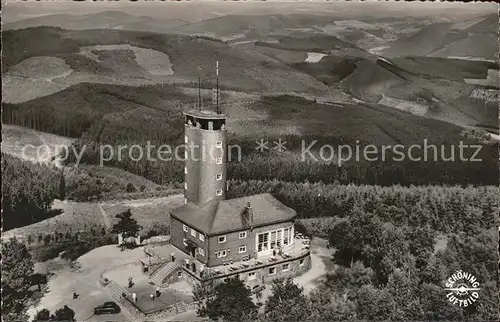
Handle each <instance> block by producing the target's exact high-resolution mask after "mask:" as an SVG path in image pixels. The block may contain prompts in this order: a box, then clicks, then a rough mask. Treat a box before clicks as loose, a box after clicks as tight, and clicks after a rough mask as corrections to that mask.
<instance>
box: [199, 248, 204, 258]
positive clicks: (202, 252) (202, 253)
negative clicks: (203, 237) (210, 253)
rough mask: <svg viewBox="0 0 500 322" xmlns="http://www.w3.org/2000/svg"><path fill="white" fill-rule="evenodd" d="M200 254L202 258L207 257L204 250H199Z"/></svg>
mask: <svg viewBox="0 0 500 322" xmlns="http://www.w3.org/2000/svg"><path fill="white" fill-rule="evenodd" d="M198 254H200V255H201V256H205V251H204V250H203V248H198Z"/></svg>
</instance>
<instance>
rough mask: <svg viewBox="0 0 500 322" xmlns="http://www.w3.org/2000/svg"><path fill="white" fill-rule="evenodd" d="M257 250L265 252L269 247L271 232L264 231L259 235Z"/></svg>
mask: <svg viewBox="0 0 500 322" xmlns="http://www.w3.org/2000/svg"><path fill="white" fill-rule="evenodd" d="M257 240H258V244H257V251H258V252H263V251H266V250H268V249H269V233H263V234H258V235H257Z"/></svg>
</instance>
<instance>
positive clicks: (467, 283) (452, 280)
mask: <svg viewBox="0 0 500 322" xmlns="http://www.w3.org/2000/svg"><path fill="white" fill-rule="evenodd" d="M445 286H446V288H445V290H447V291H450V292H449V293H448V294H446V298H447V299H448V301H450V302H451V303H452V304H454V305H458V306H459V307H467V306H469V305H471V304H472V303H474V302H476V301H477V299H478V298H479V291H480V290H481V289H480V288H479V282H478V281H477V278H476V277H475V276H474V275H472V274H470V273H468V272H464V271H462V270H458V271H456V272H455V273H454V274H453V275H451V276H450V277H449V278H448V279H447V280H446V283H445Z"/></svg>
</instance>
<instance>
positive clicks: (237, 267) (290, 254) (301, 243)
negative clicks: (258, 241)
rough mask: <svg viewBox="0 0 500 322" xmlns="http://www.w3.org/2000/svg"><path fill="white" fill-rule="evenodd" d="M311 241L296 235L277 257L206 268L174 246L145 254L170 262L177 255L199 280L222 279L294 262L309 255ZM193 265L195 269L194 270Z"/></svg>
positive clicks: (272, 255) (269, 256)
mask: <svg viewBox="0 0 500 322" xmlns="http://www.w3.org/2000/svg"><path fill="white" fill-rule="evenodd" d="M309 245H310V240H309V239H308V238H306V237H304V236H302V235H300V234H296V235H295V238H294V243H293V244H292V246H291V247H290V248H289V249H286V250H283V251H281V252H277V253H276V255H274V254H271V255H268V256H260V257H258V258H250V259H247V260H243V261H237V262H233V261H228V262H227V263H225V264H224V265H219V266H214V267H206V266H205V265H204V264H203V263H201V262H200V261H198V260H196V259H195V258H193V257H191V256H190V255H188V254H186V253H184V252H182V251H181V250H179V249H177V248H176V247H174V246H173V245H165V246H160V247H149V248H147V249H145V252H146V253H147V254H148V255H149V256H152V257H156V258H163V259H165V260H170V258H171V255H172V253H174V254H175V258H176V262H179V263H182V267H183V268H184V270H185V271H186V272H187V273H189V274H190V275H191V276H193V277H195V278H196V279H198V280H202V279H208V278H221V277H227V276H232V275H236V274H240V273H244V272H246V271H251V270H255V269H259V268H263V267H267V266H271V265H276V264H278V263H284V262H288V261H292V260H295V259H298V258H301V257H304V256H306V255H307V254H309V251H310V250H309ZM193 264H194V268H195V269H193Z"/></svg>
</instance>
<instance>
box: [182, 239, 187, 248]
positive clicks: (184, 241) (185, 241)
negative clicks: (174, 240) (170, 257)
mask: <svg viewBox="0 0 500 322" xmlns="http://www.w3.org/2000/svg"><path fill="white" fill-rule="evenodd" d="M182 243H183V244H184V246H187V245H188V243H187V239H186V238H183V239H182Z"/></svg>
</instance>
